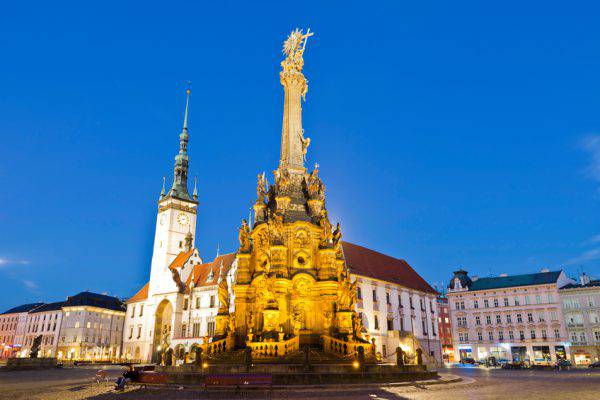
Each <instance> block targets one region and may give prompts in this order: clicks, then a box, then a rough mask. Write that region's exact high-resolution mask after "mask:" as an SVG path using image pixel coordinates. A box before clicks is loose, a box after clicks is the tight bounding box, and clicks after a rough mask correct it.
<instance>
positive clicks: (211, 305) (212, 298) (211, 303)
mask: <svg viewBox="0 0 600 400" xmlns="http://www.w3.org/2000/svg"><path fill="white" fill-rule="evenodd" d="M214 306H215V296H214V295H212V296H210V308H213V307H214Z"/></svg>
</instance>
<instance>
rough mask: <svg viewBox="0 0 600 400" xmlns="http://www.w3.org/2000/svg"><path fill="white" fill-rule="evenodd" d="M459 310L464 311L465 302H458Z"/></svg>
mask: <svg viewBox="0 0 600 400" xmlns="http://www.w3.org/2000/svg"><path fill="white" fill-rule="evenodd" d="M460 309H461V310H464V309H465V302H464V301H461V302H460Z"/></svg>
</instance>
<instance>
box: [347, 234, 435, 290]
mask: <svg viewBox="0 0 600 400" xmlns="http://www.w3.org/2000/svg"><path fill="white" fill-rule="evenodd" d="M342 248H343V250H344V258H345V259H346V265H347V266H348V268H350V273H352V274H355V275H361V276H365V277H369V278H375V279H379V280H382V281H386V282H392V283H396V284H398V285H402V286H405V287H407V288H410V289H415V290H420V291H423V292H428V293H437V292H436V291H435V290H434V289H433V288H432V287H431V286H430V285H429V284H428V283H427V282H425V280H424V279H423V278H421V276H420V275H419V274H417V273H416V272H415V270H414V269H412V267H411V266H410V265H408V263H407V262H406V261H404V260H400V259H397V258H394V257H390V256H386V255H385V254H381V253H379V252H376V251H374V250H371V249H367V248H366V247H362V246H358V245H356V244H352V243H348V242H342Z"/></svg>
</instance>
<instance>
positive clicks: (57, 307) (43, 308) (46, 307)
mask: <svg viewBox="0 0 600 400" xmlns="http://www.w3.org/2000/svg"><path fill="white" fill-rule="evenodd" d="M63 304H65V302H64V301H57V302H56V303H47V304H44V305H41V306H39V307H37V308H34V309H33V310H31V311H29V314H36V313H40V312H44V311H57V310H60V309H61V308H62V306H63Z"/></svg>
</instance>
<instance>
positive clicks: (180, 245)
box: [179, 240, 183, 249]
mask: <svg viewBox="0 0 600 400" xmlns="http://www.w3.org/2000/svg"><path fill="white" fill-rule="evenodd" d="M182 247H183V242H182V241H181V240H180V241H179V248H180V249H181V248H182Z"/></svg>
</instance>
